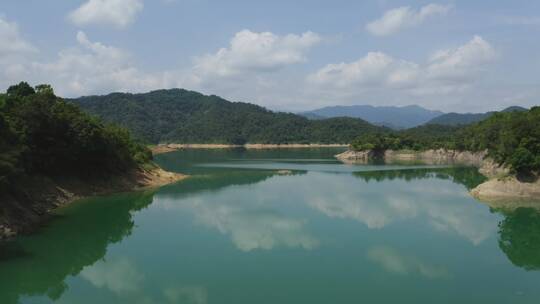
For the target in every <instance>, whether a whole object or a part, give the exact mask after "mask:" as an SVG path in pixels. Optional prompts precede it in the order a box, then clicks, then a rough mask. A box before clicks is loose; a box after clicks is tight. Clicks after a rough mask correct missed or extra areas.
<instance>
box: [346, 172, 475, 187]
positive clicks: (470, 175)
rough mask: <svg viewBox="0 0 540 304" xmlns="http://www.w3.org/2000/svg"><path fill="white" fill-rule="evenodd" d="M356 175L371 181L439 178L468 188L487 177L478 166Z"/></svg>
mask: <svg viewBox="0 0 540 304" xmlns="http://www.w3.org/2000/svg"><path fill="white" fill-rule="evenodd" d="M354 175H355V176H356V177H359V178H361V179H363V180H364V181H366V182H369V181H372V180H373V181H377V182H380V181H384V180H395V179H401V180H405V181H412V180H418V179H428V178H438V179H445V180H451V181H452V182H454V183H456V184H460V185H464V186H465V187H467V189H472V188H474V187H476V186H478V185H479V184H481V183H483V182H485V181H486V178H485V177H484V176H483V175H482V174H480V173H478V169H476V168H464V167H451V168H425V169H424V168H421V169H402V170H399V169H398V170H380V171H362V172H355V173H354Z"/></svg>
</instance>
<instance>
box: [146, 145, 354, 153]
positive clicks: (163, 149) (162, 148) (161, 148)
mask: <svg viewBox="0 0 540 304" xmlns="http://www.w3.org/2000/svg"><path fill="white" fill-rule="evenodd" d="M345 147H347V145H344V144H245V145H228V144H159V145H157V146H153V147H150V149H151V150H152V153H154V155H156V154H162V153H167V152H172V151H177V150H182V149H234V148H245V149H305V148H345Z"/></svg>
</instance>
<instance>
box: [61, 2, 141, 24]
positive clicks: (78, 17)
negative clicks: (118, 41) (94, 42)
mask: <svg viewBox="0 0 540 304" xmlns="http://www.w3.org/2000/svg"><path fill="white" fill-rule="evenodd" d="M142 9H143V2H142V0H88V1H87V2H85V3H84V4H83V5H81V6H80V7H79V8H77V9H76V10H74V11H73V12H71V13H70V14H69V16H68V18H69V20H71V22H73V23H74V24H76V25H79V26H83V25H90V24H95V25H112V26H114V27H117V28H125V27H127V26H128V25H130V24H132V23H133V21H135V18H136V17H137V14H139V13H140V12H141V11H142Z"/></svg>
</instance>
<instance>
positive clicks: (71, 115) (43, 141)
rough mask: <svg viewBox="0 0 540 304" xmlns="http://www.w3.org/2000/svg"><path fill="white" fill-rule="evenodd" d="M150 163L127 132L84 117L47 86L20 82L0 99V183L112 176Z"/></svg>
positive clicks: (92, 118) (142, 146) (0, 96)
mask: <svg viewBox="0 0 540 304" xmlns="http://www.w3.org/2000/svg"><path fill="white" fill-rule="evenodd" d="M151 158H152V155H151V152H150V151H149V150H148V149H147V148H146V147H145V146H144V145H142V144H140V143H138V142H136V141H134V140H133V139H132V138H131V136H130V133H129V132H128V131H127V130H126V129H124V128H121V127H118V126H115V125H112V124H105V123H103V122H101V121H100V120H99V119H98V118H95V117H91V116H89V115H88V114H85V113H84V112H82V111H81V110H80V109H79V108H78V107H77V106H76V105H74V104H72V103H68V102H65V101H64V100H63V99H61V98H59V97H57V96H55V95H54V90H53V89H52V87H51V86H50V85H39V86H37V87H36V88H32V87H31V86H30V85H28V83H26V82H21V83H20V84H18V85H14V86H11V87H10V88H9V89H8V90H7V92H6V94H2V95H0V182H1V183H6V182H7V181H8V180H9V179H10V178H11V177H13V176H16V175H18V174H43V175H77V176H80V175H103V174H112V173H115V172H119V171H122V170H126V169H129V168H132V167H135V166H137V165H139V164H142V163H146V162H148V161H149V160H151Z"/></svg>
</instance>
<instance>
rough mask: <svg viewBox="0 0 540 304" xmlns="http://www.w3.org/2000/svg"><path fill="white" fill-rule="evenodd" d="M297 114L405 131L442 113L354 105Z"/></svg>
mask: <svg viewBox="0 0 540 304" xmlns="http://www.w3.org/2000/svg"><path fill="white" fill-rule="evenodd" d="M299 114H300V115H302V116H304V117H307V118H310V119H312V117H314V116H315V117H327V118H329V117H354V118H361V119H363V120H366V121H368V122H370V123H372V124H376V125H384V126H392V127H393V128H395V129H406V128H412V127H416V126H419V125H422V124H424V123H426V122H428V121H429V120H431V119H433V118H435V117H437V116H440V115H441V114H443V112H440V111H431V110H428V109H425V108H422V107H420V106H416V105H411V106H405V107H393V106H388V107H376V106H370V105H356V106H333V107H325V108H321V109H317V110H313V111H308V112H303V113H299Z"/></svg>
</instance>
